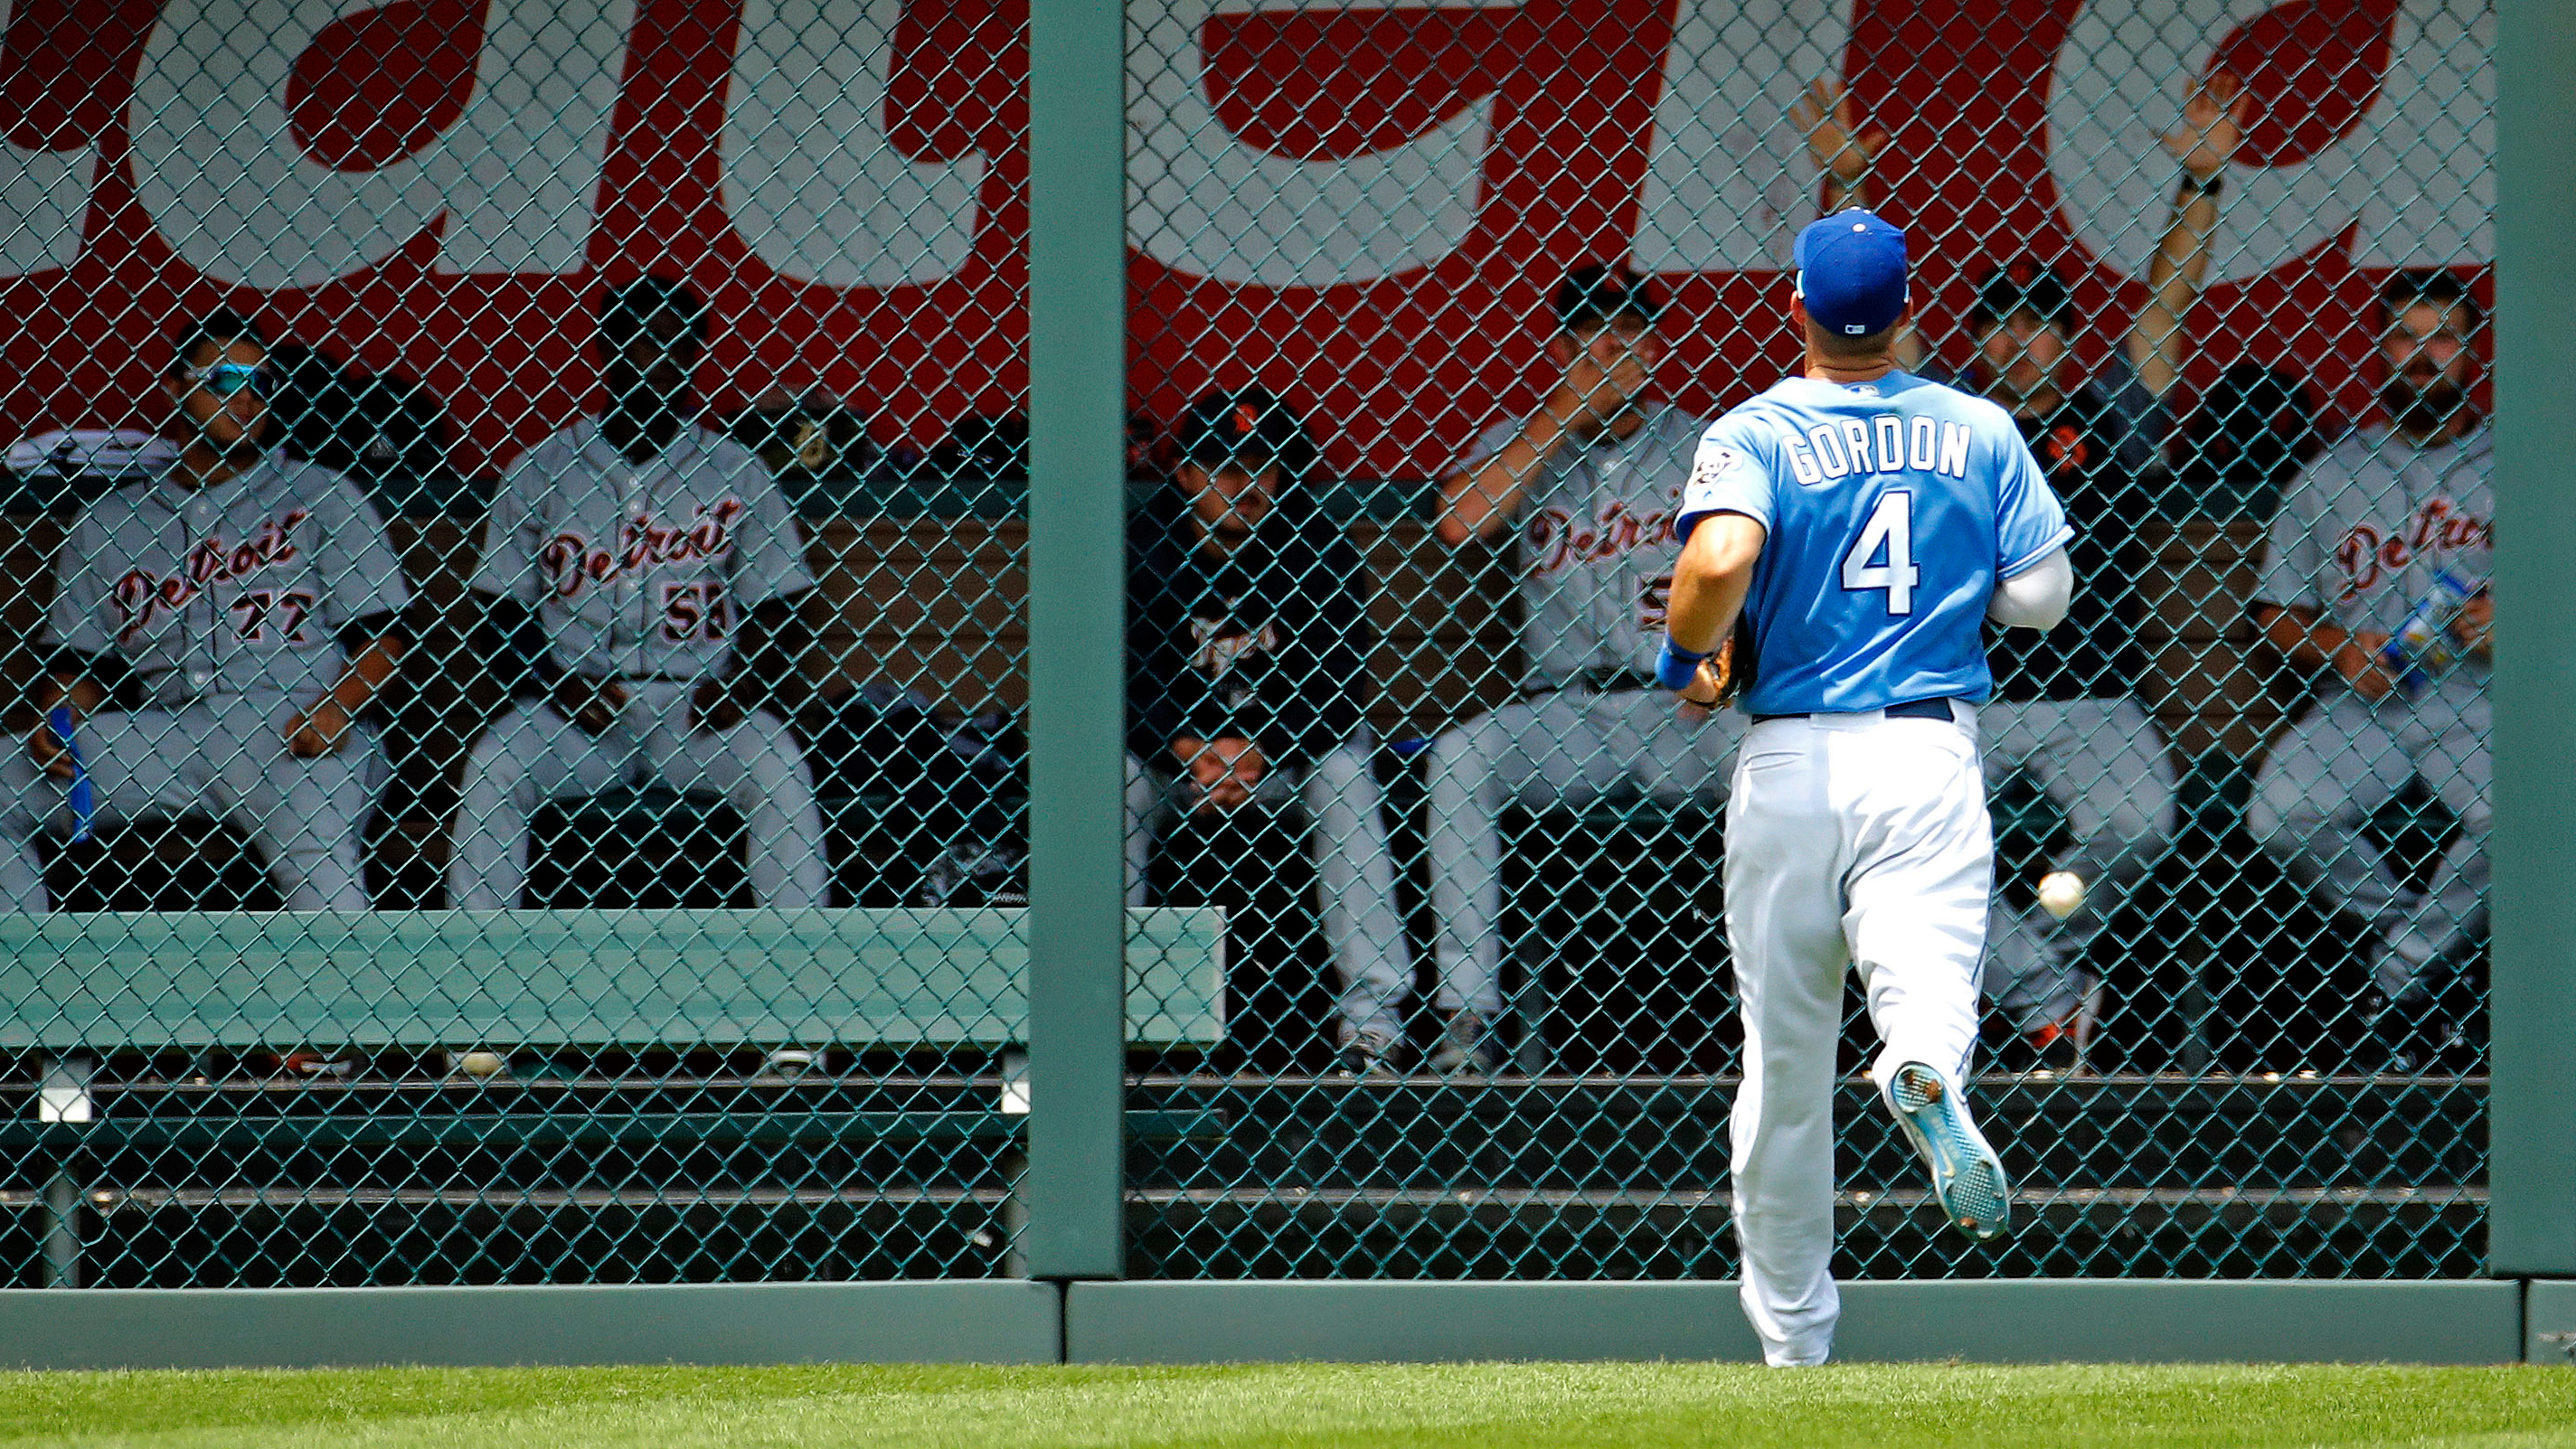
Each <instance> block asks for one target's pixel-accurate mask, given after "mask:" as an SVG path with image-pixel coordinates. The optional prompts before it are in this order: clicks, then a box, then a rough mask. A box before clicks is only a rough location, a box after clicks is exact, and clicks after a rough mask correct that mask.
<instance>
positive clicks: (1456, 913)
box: [1423, 689, 1745, 1019]
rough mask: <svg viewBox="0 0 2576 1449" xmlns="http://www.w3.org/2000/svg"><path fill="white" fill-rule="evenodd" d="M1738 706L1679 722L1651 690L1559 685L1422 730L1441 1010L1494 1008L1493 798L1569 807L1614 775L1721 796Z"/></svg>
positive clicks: (1497, 997) (1496, 836)
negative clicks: (1433, 735)
mask: <svg viewBox="0 0 2576 1449" xmlns="http://www.w3.org/2000/svg"><path fill="white" fill-rule="evenodd" d="M1744 726H1745V721H1744V717H1743V716H1741V715H1738V714H1735V713H1732V712H1720V713H1718V714H1715V715H1712V716H1711V717H1709V718H1708V719H1706V720H1704V721H1701V722H1699V723H1697V724H1691V723H1686V722H1684V721H1683V720H1682V718H1681V717H1680V715H1679V714H1678V713H1677V712H1676V710H1675V709H1674V701H1673V696H1672V695H1670V694H1667V693H1665V692H1664V691H1662V690H1647V689H1637V690H1619V691H1614V692H1610V693H1595V692H1592V691H1589V690H1583V689H1563V690H1558V691H1557V692H1555V693H1553V694H1543V695H1538V696H1536V697H1533V698H1530V699H1526V700H1522V701H1521V702H1519V703H1517V704H1507V705H1504V706H1503V707H1502V708H1500V709H1498V710H1495V711H1493V712H1492V713H1491V714H1487V715H1484V716H1482V717H1480V718H1477V719H1473V720H1470V721H1468V722H1467V723H1465V724H1463V725H1460V726H1458V727H1457V728H1455V729H1453V730H1450V731H1448V732H1447V733H1445V734H1443V735H1441V736H1440V737H1439V738H1438V739H1436V740H1433V741H1432V742H1431V746H1430V764H1429V768H1428V781H1427V788H1428V793H1429V803H1430V821H1429V825H1428V827H1427V829H1426V831H1425V835H1424V841H1423V849H1424V852H1425V854H1427V855H1428V856H1429V857H1430V863H1431V905H1432V910H1433V912H1434V914H1435V915H1436V916H1437V917H1438V919H1439V932H1438V935H1437V936H1436V937H1435V938H1434V942H1433V950H1434V957H1435V959H1436V960H1437V962H1438V964H1439V974H1440V983H1439V987H1438V990H1437V993H1436V995H1435V997H1434V1004H1435V1005H1436V1006H1438V1007H1439V1008H1440V1009H1441V1010H1443V1011H1455V1010H1457V1009H1459V1008H1461V1007H1471V1008H1473V1009H1475V1010H1476V1011H1478V1012H1481V1013H1483V1014H1484V1015H1485V1016H1486V1017H1487V1018H1488V1019H1490V1018H1492V1017H1493V1016H1495V1015H1497V1014H1499V1013H1500V1012H1501V1010H1502V1005H1503V1001H1502V989H1501V985H1500V974H1499V973H1500V967H1501V965H1502V957H1503V945H1504V943H1503V940H1502V938H1501V935H1500V930H1499V923H1500V921H1501V920H1502V914H1503V830H1502V814H1503V810H1504V807H1506V806H1508V805H1511V804H1513V803H1514V802H1518V803H1520V804H1522V805H1524V806H1528V807H1531V808H1534V809H1535V808H1545V807H1546V806H1548V805H1551V804H1564V805H1570V806H1575V807H1578V808H1579V807H1581V806H1584V805H1588V804H1591V803H1592V802H1594V801H1596V800H1599V799H1600V798H1601V797H1603V796H1605V795H1607V794H1609V793H1611V792H1612V791H1613V790H1615V789H1618V788H1620V787H1622V786H1627V787H1631V788H1635V789H1637V790H1640V791H1642V792H1644V793H1645V794H1646V795H1647V796H1649V797H1651V798H1652V799H1654V800H1656V801H1658V802H1660V803H1663V804H1666V805H1678V804H1680V803H1682V802H1683V801H1685V800H1689V799H1694V798H1696V799H1702V800H1708V801H1711V802H1713V803H1717V802H1723V801H1724V799H1725V796H1726V781H1727V773H1728V770H1729V769H1730V767H1731V764H1732V762H1733V760H1734V758H1735V745H1736V741H1737V740H1738V739H1740V738H1742V736H1743V732H1744Z"/></svg>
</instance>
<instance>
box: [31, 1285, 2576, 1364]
mask: <svg viewBox="0 0 2576 1449" xmlns="http://www.w3.org/2000/svg"><path fill="white" fill-rule="evenodd" d="M2526 1293H2527V1294H2528V1298H2529V1314H2528V1322H2527V1323H2526V1315H2525V1297H2526ZM2571 1333H2576V1283H2557V1282H2540V1283H2532V1284H2529V1285H2525V1284H2523V1283H2519V1282H2511V1281H2505V1282H2442V1283H2425V1282H2348V1281H2347V1282H2329V1281H2287V1280H2268V1281H2267V1280H2254V1281H2242V1282H2219V1281H2117V1280H2109V1279H2054V1280H2024V1281H2015V1282H1991V1281H1989V1282H1856V1283H1847V1284H1845V1285H1844V1286H1843V1323H1842V1330H1841V1333H1840V1336H1839V1340H1838V1342H1837V1344H1836V1356H1837V1357H1838V1358H1841V1359H1843V1360H1846V1361H1853V1362H1863V1361H1882V1362H1884V1361H1909V1360H1924V1359H1951V1358H1955V1359H1963V1360H1967V1361H1971V1362H1987V1363H2034V1362H2169V1363H2190V1362H2203V1363H2206V1362H2347V1363H2350V1362H2383V1361H2384V1362H2400V1363H2467V1364H2477V1363H2510V1362H2513V1361H2515V1360H2518V1359H2524V1358H2526V1357H2527V1358H2528V1360H2529V1361H2530V1362H2533V1363H2558V1364H2564V1363H2567V1362H2569V1361H2570V1353H2569V1349H2570V1346H2571V1345H2576V1338H2569V1337H2565V1336H2563V1335H2567V1334H2571ZM1756 1357H1757V1352H1756V1349H1755V1345H1754V1341H1753V1334H1752V1331H1751V1330H1750V1329H1749V1328H1748V1327H1746V1325H1745V1322H1744V1315H1743V1313H1742V1312H1741V1311H1740V1310H1739V1309H1738V1308H1737V1306H1736V1300H1735V1285H1734V1284H1733V1283H1731V1282H1718V1281H1712V1282H1697V1283H1505V1282H1321V1281H1307V1282H1280V1281H1269V1282H1164V1283H1075V1284H1072V1285H1070V1286H1069V1287H1060V1286H1058V1285H1056V1284H1053V1283H1032V1282H1025V1281H1016V1280H1014V1281H996V1282H944V1283H943V1282H906V1283H762V1284H687V1285H658V1286H619V1287H472V1288H327V1289H177V1290H115V1289H88V1290H20V1291H11V1292H0V1367H6V1368H45V1369H105V1368H222V1367H290V1368H291V1367H335V1366H356V1365H370V1364H436V1365H459V1366H462V1365H509V1364H615V1363H635V1364H644V1363H689V1364H754V1363H802V1362H854V1363H867V1362H874V1363H895V1362H902V1363H921V1362H955V1363H1053V1362H1072V1363H1212V1362H1234V1363H1248V1362H1270V1361H1293V1360H1329V1361H1344V1362H1440V1361H1461V1360H1479V1359H1486V1360H1490V1359H1529V1360H1541V1359H1545V1360H1580V1359H1625V1360H1651V1359H1680V1360H1692V1359H1704V1360H1716V1361H1730V1362H1750V1361H1753V1360H1754V1359H1755V1358H1756Z"/></svg>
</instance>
